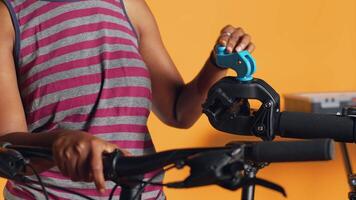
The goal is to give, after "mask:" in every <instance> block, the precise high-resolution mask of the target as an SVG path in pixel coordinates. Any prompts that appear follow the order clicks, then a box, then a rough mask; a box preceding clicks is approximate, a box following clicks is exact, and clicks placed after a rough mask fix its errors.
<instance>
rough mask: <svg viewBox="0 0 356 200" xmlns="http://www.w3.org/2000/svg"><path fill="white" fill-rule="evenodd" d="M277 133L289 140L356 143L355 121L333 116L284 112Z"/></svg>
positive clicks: (277, 126) (350, 118) (277, 125)
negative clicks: (324, 139) (327, 140)
mask: <svg viewBox="0 0 356 200" xmlns="http://www.w3.org/2000/svg"><path fill="white" fill-rule="evenodd" d="M276 133H277V134H278V135H280V136H281V137H287V138H301V139H317V138H330V139H334V140H336V141H340V142H352V143H353V142H355V141H356V140H355V119H354V118H352V117H348V116H339V115H331V114H316V113H300V112H282V113H280V116H279V120H278V121H277V124H276Z"/></svg>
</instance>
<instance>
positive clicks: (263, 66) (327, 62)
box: [148, 0, 356, 200]
mask: <svg viewBox="0 0 356 200" xmlns="http://www.w3.org/2000/svg"><path fill="white" fill-rule="evenodd" d="M148 3H149V5H150V7H151V9H152V11H153V13H154V15H155V16H156V19H157V21H158V24H159V26H160V29H161V33H162V37H163V39H164V42H165V44H166V47H167V48H168V50H169V52H170V54H171V56H172V58H173V59H174V61H175V63H176V65H177V67H178V68H179V71H180V72H181V73H182V75H183V77H184V79H185V80H186V81H190V80H191V79H192V78H193V77H194V76H195V74H196V73H197V72H198V71H199V69H200V67H201V66H202V64H203V63H204V61H205V59H206V58H207V56H208V55H209V53H210V51H211V48H212V46H213V44H214V42H215V40H216V37H217V36H218V33H219V31H220V29H221V28H222V27H223V26H224V25H226V24H233V25H236V26H241V27H243V28H244V29H245V30H246V31H247V32H248V33H250V34H251V35H252V38H253V41H254V43H255V44H256V46H257V48H256V51H255V52H254V53H253V56H254V57H255V59H256V61H257V74H256V76H257V77H260V78H262V79H264V80H265V81H267V82H268V83H269V84H271V85H272V86H273V87H274V88H275V89H276V90H277V91H278V92H279V93H280V94H281V95H283V94H286V93H294V92H305V91H309V92H315V91H348V90H356V1H355V0H340V1H336V0H297V1H296V0H293V1H286V0H244V1H242V0H180V1H176V0H168V1H167V0H148ZM149 125H150V130H151V133H152V134H153V137H154V138H153V139H154V141H155V144H156V145H157V147H158V149H159V150H164V149H172V148H178V147H193V146H212V145H213V146H217V145H223V144H225V143H227V142H228V141H231V140H242V139H246V137H245V138H242V137H239V136H233V135H228V134H224V133H221V132H218V131H215V130H214V129H213V128H212V127H211V126H210V124H209V123H208V121H207V119H206V117H205V116H202V117H201V119H200V120H199V121H198V122H197V123H196V125H195V126H194V127H193V128H191V129H189V130H177V129H173V128H169V127H167V126H165V125H163V124H162V123H161V122H159V121H158V120H157V119H156V117H154V116H153V115H152V116H151V119H150V123H149ZM247 139H253V138H252V137H251V138H247ZM349 149H350V150H351V151H352V152H351V154H352V156H353V157H354V159H353V163H354V166H355V167H356V158H355V155H356V146H355V145H349ZM259 176H260V177H263V178H267V179H269V180H273V181H275V182H277V183H279V184H282V185H283V186H284V187H285V188H286V190H287V193H288V199H289V200H302V199H303V200H334V199H335V200H340V199H347V196H346V195H347V192H348V190H349V188H348V186H347V182H346V178H345V177H346V176H345V173H344V168H343V165H342V160H341V155H340V153H339V151H338V152H337V155H336V160H334V161H330V162H319V163H293V164H271V165H270V166H269V167H267V168H266V169H263V170H262V171H260V173H259ZM179 178H183V176H182V174H180V173H176V172H174V173H170V174H168V175H167V180H174V179H175V180H176V179H179ZM166 193H167V195H168V197H169V198H168V199H170V200H182V199H185V200H196V199H204V200H217V199H219V200H220V199H224V200H233V199H236V200H237V199H240V192H239V191H238V192H229V191H225V190H223V189H220V188H219V187H217V186H211V187H210V186H209V187H202V188H197V189H189V190H173V189H167V190H166ZM266 199H273V200H279V199H281V200H282V199H284V198H283V197H282V196H281V195H279V194H277V193H275V192H272V191H269V190H265V189H263V188H260V187H258V188H257V191H256V200H266Z"/></svg>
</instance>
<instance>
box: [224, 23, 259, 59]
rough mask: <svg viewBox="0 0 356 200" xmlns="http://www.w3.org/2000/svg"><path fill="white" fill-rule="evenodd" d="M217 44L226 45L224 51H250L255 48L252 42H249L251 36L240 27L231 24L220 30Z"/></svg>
mask: <svg viewBox="0 0 356 200" xmlns="http://www.w3.org/2000/svg"><path fill="white" fill-rule="evenodd" d="M217 44H219V45H223V46H226V51H227V52H229V53H231V52H233V51H236V52H240V51H242V50H248V51H250V52H252V51H253V50H254V49H255V46H254V44H252V43H251V36H250V35H249V34H246V33H245V31H244V30H243V29H242V28H235V27H233V26H231V25H228V26H225V27H224V28H223V29H222V30H221V33H220V37H219V39H218V42H217Z"/></svg>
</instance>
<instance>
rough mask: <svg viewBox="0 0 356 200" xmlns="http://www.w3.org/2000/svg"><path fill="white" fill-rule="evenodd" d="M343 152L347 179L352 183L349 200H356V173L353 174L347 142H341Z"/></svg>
mask: <svg viewBox="0 0 356 200" xmlns="http://www.w3.org/2000/svg"><path fill="white" fill-rule="evenodd" d="M340 147H341V153H342V157H343V160H344V165H345V169H346V175H347V179H348V182H349V185H350V189H351V192H349V200H356V175H355V174H353V171H352V165H351V161H350V156H349V152H348V151H347V146H346V144H345V143H340Z"/></svg>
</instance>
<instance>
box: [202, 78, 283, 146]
mask: <svg viewBox="0 0 356 200" xmlns="http://www.w3.org/2000/svg"><path fill="white" fill-rule="evenodd" d="M250 99H255V100H259V101H260V102H261V103H262V104H261V106H260V108H259V109H258V110H257V111H253V110H252V109H250V105H249V102H248V100H250ZM279 111H280V98H279V95H278V93H277V92H276V91H275V90H274V89H273V88H272V87H271V86H270V85H268V84H267V83H266V82H265V81H263V80H261V79H258V78H254V79H252V80H250V81H241V80H238V79H236V77H225V78H223V79H221V80H220V81H218V82H217V83H216V84H215V85H213V87H212V88H211V89H210V91H209V93H208V97H207V100H206V102H205V103H204V104H203V113H205V114H206V115H207V116H208V118H209V121H210V124H212V126H213V127H214V128H216V129H217V130H220V131H223V132H227V133H232V134H239V135H241V134H244V135H255V136H257V137H260V138H262V139H263V140H273V139H274V137H275V134H274V122H275V120H276V116H277V115H276V114H277V113H278V112H279Z"/></svg>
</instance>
